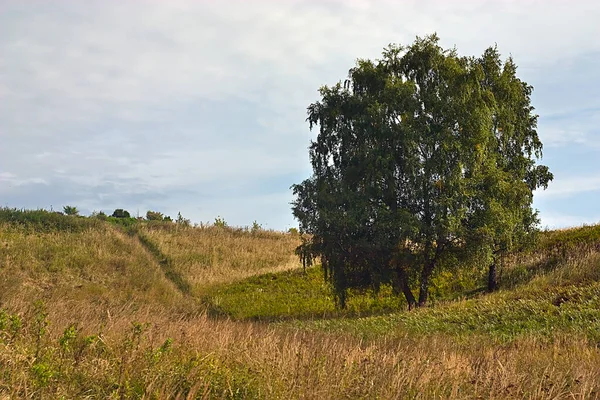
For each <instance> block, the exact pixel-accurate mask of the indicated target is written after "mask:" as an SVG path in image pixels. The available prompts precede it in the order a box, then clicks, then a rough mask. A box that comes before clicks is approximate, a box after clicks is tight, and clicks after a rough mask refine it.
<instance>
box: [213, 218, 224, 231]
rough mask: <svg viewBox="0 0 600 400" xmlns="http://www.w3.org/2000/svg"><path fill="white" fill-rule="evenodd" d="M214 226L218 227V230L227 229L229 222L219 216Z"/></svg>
mask: <svg viewBox="0 0 600 400" xmlns="http://www.w3.org/2000/svg"><path fill="white" fill-rule="evenodd" d="M214 226H216V227H217V228H226V227H227V222H225V219H224V218H222V217H221V216H218V217H217V218H215V223H214Z"/></svg>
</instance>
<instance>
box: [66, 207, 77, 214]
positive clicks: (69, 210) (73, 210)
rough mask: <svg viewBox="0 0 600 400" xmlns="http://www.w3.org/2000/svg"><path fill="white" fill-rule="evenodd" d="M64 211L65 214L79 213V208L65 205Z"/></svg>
mask: <svg viewBox="0 0 600 400" xmlns="http://www.w3.org/2000/svg"><path fill="white" fill-rule="evenodd" d="M63 213H65V215H79V210H78V209H77V207H74V206H64V207H63Z"/></svg>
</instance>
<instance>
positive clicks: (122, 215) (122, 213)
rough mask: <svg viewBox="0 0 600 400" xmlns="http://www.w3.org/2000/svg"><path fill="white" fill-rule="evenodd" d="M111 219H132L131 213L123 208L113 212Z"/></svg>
mask: <svg viewBox="0 0 600 400" xmlns="http://www.w3.org/2000/svg"><path fill="white" fill-rule="evenodd" d="M111 217H114V218H131V214H129V211H127V210H123V209H122V208H117V209H116V210H115V211H113V213H112V215H111Z"/></svg>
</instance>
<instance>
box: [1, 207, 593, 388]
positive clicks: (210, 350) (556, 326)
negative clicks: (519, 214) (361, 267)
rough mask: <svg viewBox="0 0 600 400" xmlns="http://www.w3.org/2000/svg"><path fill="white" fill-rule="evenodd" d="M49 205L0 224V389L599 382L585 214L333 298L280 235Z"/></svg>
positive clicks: (570, 385)
mask: <svg viewBox="0 0 600 400" xmlns="http://www.w3.org/2000/svg"><path fill="white" fill-rule="evenodd" d="M19 218H20V217H19ZM49 218H54V219H55V220H53V221H54V222H52V224H41V225H40V224H38V223H37V222H35V221H34V222H32V223H29V222H27V223H20V222H18V223H17V222H14V221H13V222H10V221H9V222H7V221H5V222H3V223H1V224H0V398H4V397H8V398H61V397H64V398H83V397H86V398H132V399H134V398H140V399H141V398H148V399H150V398H154V399H161V398H173V397H179V398H190V399H192V398H198V399H206V398H215V399H221V398H228V399H235V398H239V399H241V398H244V399H251V398H257V399H290V398H294V399H295V398H310V399H313V398H314V399H317V398H318V399H329V398H331V399H333V398H335V399H340V398H348V399H356V398H382V399H387V398H449V399H476V398H490V399H506V398H514V399H522V398H535V399H560V398H571V399H572V398H575V399H590V398H599V397H600V368H598V365H600V349H599V346H598V342H599V341H600V311H599V310H600V300H599V299H600V226H591V227H582V228H577V229H572V230H563V231H553V232H546V233H544V234H542V236H541V238H540V241H539V242H538V244H537V246H536V247H535V248H533V249H530V250H527V251H525V252H522V253H519V254H514V255H512V256H511V257H509V258H508V259H506V260H505V263H504V267H503V271H502V280H501V283H502V289H501V290H500V291H499V292H497V293H494V294H482V293H481V292H476V291H469V290H466V289H467V286H465V285H462V286H461V285H458V286H456V285H455V283H456V282H453V280H455V279H457V278H460V277H459V276H458V275H452V276H440V277H438V279H437V281H436V282H437V283H436V284H437V285H438V286H439V287H438V293H440V297H438V300H437V302H436V304H435V305H434V306H433V307H430V308H427V309H422V310H417V311H412V312H407V311H403V310H402V304H401V300H398V299H397V298H395V297H394V296H392V293H391V292H390V291H389V290H388V289H385V288H384V290H383V291H382V292H380V293H355V294H354V295H353V300H352V301H351V302H350V305H351V308H352V309H351V310H349V311H343V312H342V311H339V310H335V308H334V303H333V301H332V298H331V296H330V295H331V293H330V291H329V289H328V288H327V286H326V285H324V284H323V281H322V279H321V276H320V273H319V270H318V269H309V270H308V271H307V272H308V274H306V275H305V274H304V273H303V272H302V270H301V269H296V267H297V266H298V264H297V262H296V261H295V260H294V259H293V258H292V257H293V254H292V253H293V248H294V247H295V241H296V240H297V238H294V237H292V236H290V235H288V234H279V233H275V232H254V233H252V232H248V231H243V230H233V229H230V230H223V229H220V230H219V229H216V228H214V229H213V228H202V229H198V228H182V227H177V226H175V225H169V224H162V225H161V224H154V225H153V224H145V223H144V224H137V225H135V226H134V227H133V228H132V227H130V228H129V229H124V228H123V227H119V226H115V225H113V224H110V223H105V222H100V221H95V220H93V219H87V218H82V219H79V218H71V219H68V218H69V217H64V216H53V217H49ZM281 271H282V272H281ZM467 273H468V274H469V275H468V276H471V275H470V274H472V273H473V271H472V270H469V269H467ZM186 285H189V290H187V291H186V290H185V288H186V287H188V286H186ZM449 287H452V288H456V287H458V288H462V289H461V290H464V291H463V292H461V293H458V297H459V299H458V300H455V298H456V297H457V295H456V294H454V295H452V296H448V297H447V298H446V297H444V293H447V292H448V288H449ZM453 290H454V289H453ZM206 302H208V304H209V306H210V310H211V311H213V312H214V311H218V313H219V314H220V315H219V316H218V317H217V318H214V317H211V316H210V315H211V314H207V313H206V312H205V305H206ZM223 315H225V316H233V317H235V319H236V320H237V321H236V320H233V319H229V318H223ZM324 317H325V318H324ZM255 319H260V320H261V322H255V321H253V320H255ZM265 321H277V322H276V323H275V324H273V323H265Z"/></svg>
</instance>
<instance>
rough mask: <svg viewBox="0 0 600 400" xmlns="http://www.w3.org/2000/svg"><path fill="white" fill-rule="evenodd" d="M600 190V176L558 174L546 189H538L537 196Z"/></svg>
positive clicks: (546, 196) (551, 196) (562, 195)
mask: <svg viewBox="0 0 600 400" xmlns="http://www.w3.org/2000/svg"><path fill="white" fill-rule="evenodd" d="M598 190H600V176H598V175H593V176H580V177H572V176H563V177H561V176H558V177H555V179H554V180H553V181H552V182H551V184H550V185H548V189H546V190H541V189H540V190H537V191H536V192H535V197H536V198H557V197H565V198H566V197H569V196H573V195H576V194H581V193H586V192H595V191H598Z"/></svg>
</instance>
